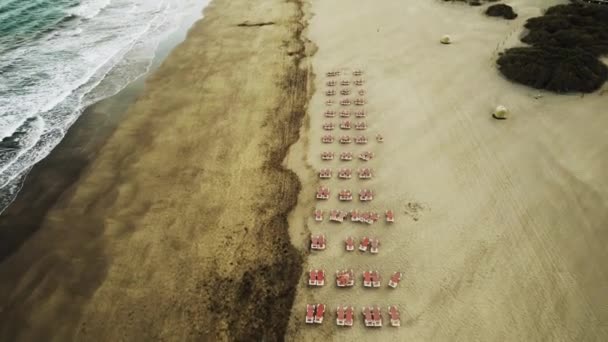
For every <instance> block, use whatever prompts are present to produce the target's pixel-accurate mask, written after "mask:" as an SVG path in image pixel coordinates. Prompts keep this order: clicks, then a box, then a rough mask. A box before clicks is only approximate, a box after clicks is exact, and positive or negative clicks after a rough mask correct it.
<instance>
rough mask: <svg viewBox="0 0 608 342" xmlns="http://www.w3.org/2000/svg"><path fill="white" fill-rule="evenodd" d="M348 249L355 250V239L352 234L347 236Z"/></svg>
mask: <svg viewBox="0 0 608 342" xmlns="http://www.w3.org/2000/svg"><path fill="white" fill-rule="evenodd" d="M345 242H346V251H347V252H352V251H354V250H355V241H354V239H353V237H352V236H349V237H347V238H346V241H345Z"/></svg>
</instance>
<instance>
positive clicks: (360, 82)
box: [353, 78, 365, 87]
mask: <svg viewBox="0 0 608 342" xmlns="http://www.w3.org/2000/svg"><path fill="white" fill-rule="evenodd" d="M353 83H354V84H355V85H356V86H358V87H360V86H362V85H363V84H365V81H364V80H363V79H362V78H358V79H356V80H355V81H354V82H353Z"/></svg>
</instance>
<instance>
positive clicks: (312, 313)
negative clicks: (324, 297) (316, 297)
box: [306, 304, 325, 324]
mask: <svg viewBox="0 0 608 342" xmlns="http://www.w3.org/2000/svg"><path fill="white" fill-rule="evenodd" d="M324 315H325V304H316V305H314V304H306V323H307V324H315V323H316V324H322V323H323V316H324Z"/></svg>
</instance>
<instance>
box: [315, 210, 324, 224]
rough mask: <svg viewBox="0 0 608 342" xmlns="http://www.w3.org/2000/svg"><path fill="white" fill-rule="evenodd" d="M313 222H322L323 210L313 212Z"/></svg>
mask: <svg viewBox="0 0 608 342" xmlns="http://www.w3.org/2000/svg"><path fill="white" fill-rule="evenodd" d="M314 216H315V221H317V222H322V221H323V210H319V209H317V210H315V212H314Z"/></svg>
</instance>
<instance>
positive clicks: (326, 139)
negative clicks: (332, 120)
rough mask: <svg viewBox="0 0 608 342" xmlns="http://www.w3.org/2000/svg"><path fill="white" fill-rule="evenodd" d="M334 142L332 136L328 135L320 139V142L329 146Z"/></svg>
mask: <svg viewBox="0 0 608 342" xmlns="http://www.w3.org/2000/svg"><path fill="white" fill-rule="evenodd" d="M334 140H335V138H334V136H333V135H329V134H328V135H324V136H322V137H321V142H322V143H324V144H331V143H333V142H334Z"/></svg>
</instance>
